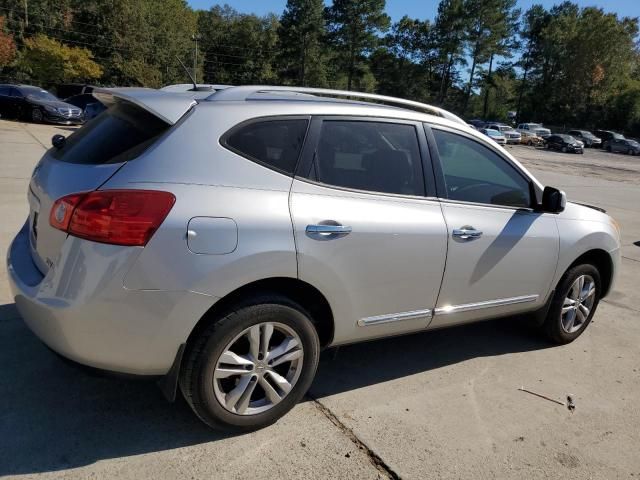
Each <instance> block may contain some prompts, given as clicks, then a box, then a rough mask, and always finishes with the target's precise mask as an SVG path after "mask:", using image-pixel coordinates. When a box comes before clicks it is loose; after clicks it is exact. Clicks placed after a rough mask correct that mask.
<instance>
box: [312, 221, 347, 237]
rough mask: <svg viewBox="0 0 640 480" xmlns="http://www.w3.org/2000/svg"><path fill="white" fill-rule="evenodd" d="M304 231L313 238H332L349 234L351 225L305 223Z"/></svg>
mask: <svg viewBox="0 0 640 480" xmlns="http://www.w3.org/2000/svg"><path fill="white" fill-rule="evenodd" d="M305 232H306V234H307V236H308V237H310V238H313V239H314V240H332V239H334V238H340V237H344V236H345V235H349V234H350V233H351V227H348V226H346V225H331V224H329V225H324V224H317V225H307V228H306V230H305Z"/></svg>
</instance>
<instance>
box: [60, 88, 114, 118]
mask: <svg viewBox="0 0 640 480" xmlns="http://www.w3.org/2000/svg"><path fill="white" fill-rule="evenodd" d="M64 101H65V102H67V103H70V104H71V105H75V106H76V107H78V108H81V109H82V117H83V119H84V121H87V120H91V119H92V118H94V117H97V116H98V115H99V114H101V113H102V112H103V111H105V110H106V109H107V107H105V106H104V105H103V104H102V103H100V101H99V100H98V99H97V98H96V97H94V96H93V95H92V94H90V93H81V94H80V95H74V96H73V97H69V98H65V100H64Z"/></svg>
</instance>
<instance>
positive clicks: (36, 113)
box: [31, 108, 44, 123]
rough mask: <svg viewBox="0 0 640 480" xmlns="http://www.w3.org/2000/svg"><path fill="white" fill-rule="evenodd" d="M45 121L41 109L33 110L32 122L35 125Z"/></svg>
mask: <svg viewBox="0 0 640 480" xmlns="http://www.w3.org/2000/svg"><path fill="white" fill-rule="evenodd" d="M43 120H44V115H43V114H42V111H41V110H40V109H39V108H34V109H33V110H31V121H32V122H33V123H42V121H43Z"/></svg>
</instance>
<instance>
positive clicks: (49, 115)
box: [0, 84, 82, 125]
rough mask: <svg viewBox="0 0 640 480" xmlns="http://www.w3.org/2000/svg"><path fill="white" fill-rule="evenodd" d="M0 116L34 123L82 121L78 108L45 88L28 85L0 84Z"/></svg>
mask: <svg viewBox="0 0 640 480" xmlns="http://www.w3.org/2000/svg"><path fill="white" fill-rule="evenodd" d="M0 116H2V117H3V118H15V119H19V120H30V121H32V122H36V123H40V122H45V121H46V122H52V123H60V124H65V125H72V124H74V125H75V124H80V123H82V110H81V109H80V108H78V107H76V106H75V105H71V104H69V103H65V102H63V101H62V100H60V99H59V98H58V97H56V96H55V95H53V94H51V93H50V92H48V91H47V90H43V89H42V88H39V87H33V86H30V85H7V84H3V85H0Z"/></svg>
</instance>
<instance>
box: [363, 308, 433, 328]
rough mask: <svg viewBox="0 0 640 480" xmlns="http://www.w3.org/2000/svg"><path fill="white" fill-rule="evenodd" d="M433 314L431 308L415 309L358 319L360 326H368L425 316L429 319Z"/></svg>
mask: <svg viewBox="0 0 640 480" xmlns="http://www.w3.org/2000/svg"><path fill="white" fill-rule="evenodd" d="M431 316H432V312H431V310H429V309H428V308H426V309H424V310H414V311H412V312H402V313H390V314H387V315H376V316H374V317H366V318H361V319H360V320H358V326H360V327H368V326H371V325H380V324H383V323H391V322H401V321H403V320H417V319H421V318H424V319H425V320H426V319H429V318H431Z"/></svg>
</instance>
